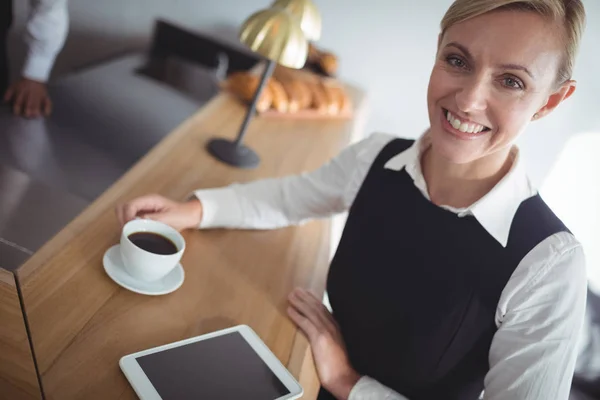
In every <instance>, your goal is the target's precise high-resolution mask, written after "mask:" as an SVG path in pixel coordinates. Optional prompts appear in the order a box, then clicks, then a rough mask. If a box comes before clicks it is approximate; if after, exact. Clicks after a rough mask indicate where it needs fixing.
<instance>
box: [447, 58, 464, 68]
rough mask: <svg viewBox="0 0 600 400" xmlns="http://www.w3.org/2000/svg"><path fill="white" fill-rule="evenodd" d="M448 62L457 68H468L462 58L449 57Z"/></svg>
mask: <svg viewBox="0 0 600 400" xmlns="http://www.w3.org/2000/svg"><path fill="white" fill-rule="evenodd" d="M446 62H447V63H448V64H450V65H452V66H453V67H456V68H466V66H467V63H465V62H464V61H463V60H462V59H461V58H459V57H456V56H450V57H447V58H446Z"/></svg>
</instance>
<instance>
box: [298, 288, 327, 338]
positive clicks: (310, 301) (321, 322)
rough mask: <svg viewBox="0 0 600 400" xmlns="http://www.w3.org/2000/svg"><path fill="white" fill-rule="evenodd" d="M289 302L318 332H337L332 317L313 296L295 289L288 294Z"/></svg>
mask: <svg viewBox="0 0 600 400" xmlns="http://www.w3.org/2000/svg"><path fill="white" fill-rule="evenodd" d="M289 300H290V303H291V304H292V306H294V308H296V310H297V311H299V312H300V313H301V314H302V315H304V316H305V317H306V318H308V319H309V320H310V321H311V322H312V323H313V325H314V326H315V327H316V328H317V329H318V330H320V331H323V330H327V331H329V332H334V331H336V330H337V325H336V324H335V323H334V321H333V317H332V316H331V315H330V313H329V311H328V310H327V309H326V308H325V306H324V305H323V303H321V302H320V301H319V300H318V299H317V298H316V297H315V296H314V295H313V294H311V293H309V292H307V291H305V290H303V289H295V290H294V291H293V292H292V293H291V294H290V298H289Z"/></svg>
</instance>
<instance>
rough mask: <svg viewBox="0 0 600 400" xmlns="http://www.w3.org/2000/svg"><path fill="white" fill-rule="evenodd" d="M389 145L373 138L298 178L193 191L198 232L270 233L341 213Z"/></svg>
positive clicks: (380, 136) (355, 145)
mask: <svg viewBox="0 0 600 400" xmlns="http://www.w3.org/2000/svg"><path fill="white" fill-rule="evenodd" d="M389 140H390V137H387V136H383V135H373V136H371V137H369V138H367V139H365V140H363V141H361V142H358V143H356V144H354V145H352V146H350V147H347V148H346V149H345V150H343V151H342V152H341V153H340V154H339V155H338V156H337V157H335V158H333V159H332V160H331V161H330V162H328V163H327V164H325V165H323V166H322V167H320V168H319V169H317V170H315V171H312V172H307V173H304V174H301V175H292V176H287V177H284V178H272V179H262V180H258V181H254V182H250V183H245V184H237V183H236V184H233V185H230V186H227V187H224V188H216V189H205V190H198V191H196V192H195V195H196V197H197V198H198V199H200V201H201V202H202V209H203V216H202V222H201V224H200V228H203V229H204V228H239V229H275V228H281V227H285V226H289V225H294V224H300V223H302V222H304V221H306V220H310V219H316V218H324V217H328V216H331V215H334V214H336V213H340V212H344V211H346V210H348V208H349V207H350V205H351V204H352V202H353V201H354V197H355V196H356V193H357V191H358V189H359V188H360V185H361V184H362V181H363V180H364V178H365V176H366V174H367V172H368V170H369V168H370V166H371V163H372V162H373V160H374V159H375V157H376V156H377V154H378V153H379V151H380V150H381V148H382V147H383V146H384V145H385V144H386V142H387V141H389Z"/></svg>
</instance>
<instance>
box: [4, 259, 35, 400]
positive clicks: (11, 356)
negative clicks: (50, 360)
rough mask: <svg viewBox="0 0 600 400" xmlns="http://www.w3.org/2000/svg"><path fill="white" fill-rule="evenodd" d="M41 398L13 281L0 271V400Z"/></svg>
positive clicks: (10, 274) (17, 293)
mask: <svg viewBox="0 0 600 400" xmlns="http://www.w3.org/2000/svg"><path fill="white" fill-rule="evenodd" d="M41 398H42V396H41V393H40V387H39V384H38V379H37V375H36V372H35V365H34V363H33V357H32V355H31V347H30V345H29V340H28V338H27V330H26V329H25V321H24V320H23V313H22V311H21V305H20V303H19V292H18V290H17V285H16V282H15V277H14V275H13V274H12V272H9V271H7V270H4V269H2V268H0V400H14V399H19V400H33V399H41Z"/></svg>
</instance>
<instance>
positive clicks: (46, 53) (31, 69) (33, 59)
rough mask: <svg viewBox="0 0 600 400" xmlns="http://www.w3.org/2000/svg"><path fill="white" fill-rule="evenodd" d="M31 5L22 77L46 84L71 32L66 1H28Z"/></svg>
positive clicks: (26, 31)
mask: <svg viewBox="0 0 600 400" xmlns="http://www.w3.org/2000/svg"><path fill="white" fill-rule="evenodd" d="M4 1H6V0H4ZM8 1H11V0H8ZM29 5H30V11H29V17H28V19H27V26H26V30H25V42H26V43H27V56H26V58H25V64H24V65H23V70H22V71H21V75H22V76H23V77H25V78H28V79H32V80H35V81H40V82H46V81H47V80H48V77H49V76H50V71H51V70H52V66H53V65H54V60H55V59H56V56H57V55H58V52H59V51H60V50H61V49H62V47H63V45H64V43H65V39H66V37H67V32H68V30H69V13H68V10H67V0H29Z"/></svg>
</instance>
